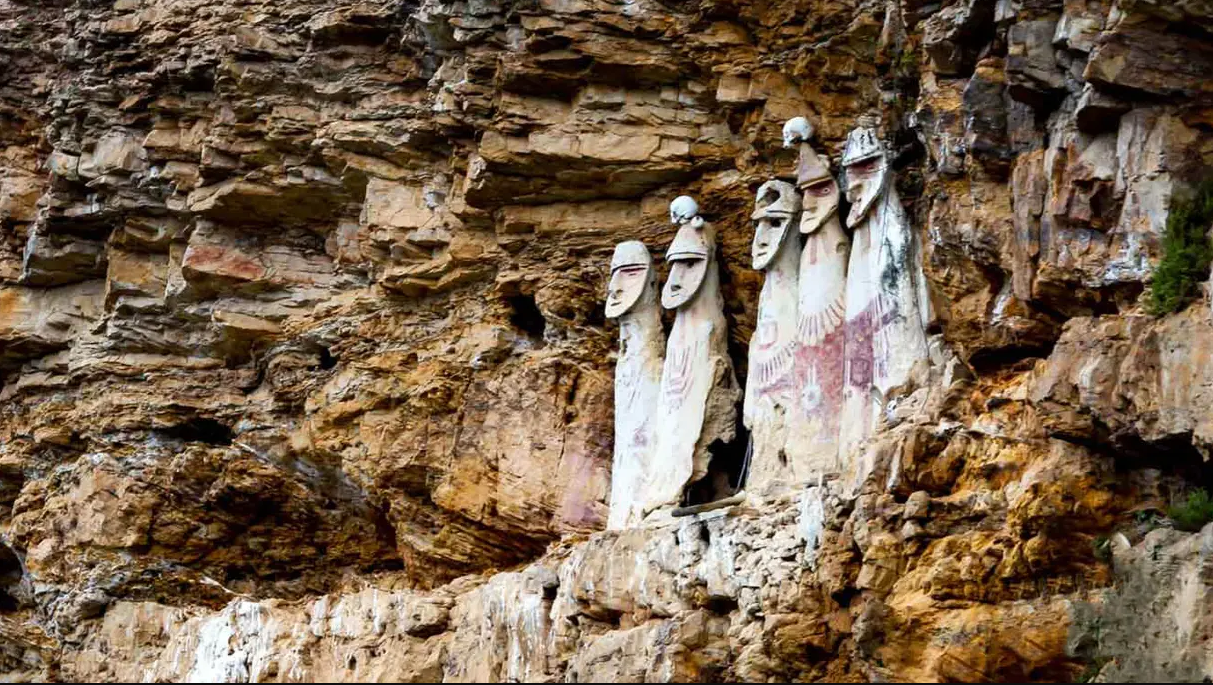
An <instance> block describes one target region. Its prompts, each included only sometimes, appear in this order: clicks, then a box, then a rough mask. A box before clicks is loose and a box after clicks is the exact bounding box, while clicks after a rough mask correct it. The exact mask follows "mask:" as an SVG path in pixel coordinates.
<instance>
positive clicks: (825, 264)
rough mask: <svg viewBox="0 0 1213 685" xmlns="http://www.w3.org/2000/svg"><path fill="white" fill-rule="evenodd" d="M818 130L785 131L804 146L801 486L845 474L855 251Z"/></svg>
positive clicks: (797, 456)
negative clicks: (849, 293) (850, 271)
mask: <svg viewBox="0 0 1213 685" xmlns="http://www.w3.org/2000/svg"><path fill="white" fill-rule="evenodd" d="M798 119H799V122H798ZM800 122H803V123H800ZM812 130H813V129H812V127H811V126H809V125H808V122H807V121H805V120H804V119H803V118H802V117H798V118H797V119H792V120H790V121H789V122H788V123H787V125H785V126H784V131H785V138H784V142H785V144H788V145H792V144H798V145H799V147H800V155H799V160H798V164H797V167H796V185H797V187H798V188H799V189H800V191H801V193H802V195H801V207H802V209H801V214H800V233H801V234H802V235H803V236H804V248H803V249H802V250H801V253H800V266H799V296H798V299H797V313H798V317H799V319H798V324H797V337H798V341H799V343H800V344H799V348H798V358H797V361H798V366H797V369H798V372H799V374H800V381H799V387H800V392H799V397H798V399H799V401H798V403H797V404H796V405H795V409H796V420H795V421H793V422H792V424H791V426H792V427H791V430H790V431H789V436H788V447H787V454H788V459H789V461H790V462H791V463H792V464H794V465H795V474H794V475H795V478H796V482H797V483H798V484H800V483H804V482H809V481H816V480H817V479H819V478H821V477H823V476H833V475H836V474H838V473H839V472H840V471H841V470H842V463H841V455H840V453H839V434H840V431H841V427H840V422H841V419H842V406H843V385H844V384H843V374H844V366H845V350H844V346H845V331H844V326H843V324H844V320H845V316H846V282H847V261H848V258H849V255H850V248H851V243H850V240H849V239H848V237H847V234H846V231H844V230H843V227H842V221H841V219H840V217H839V216H838V206H839V199H840V195H841V193H840V191H839V188H838V183H837V181H835V180H834V177H833V175H831V173H830V164H829V160H828V159H827V158H824V157H821V156H819V155H818V154H817V151H816V150H814V149H813V146H812V144H811V143H810V140H809V139H808V138H807V137H805V136H806V135H812ZM789 134H790V135H789Z"/></svg>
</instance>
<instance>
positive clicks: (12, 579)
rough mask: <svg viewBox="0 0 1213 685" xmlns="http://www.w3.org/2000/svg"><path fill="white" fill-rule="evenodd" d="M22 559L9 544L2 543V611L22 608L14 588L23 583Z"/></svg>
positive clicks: (0, 609)
mask: <svg viewBox="0 0 1213 685" xmlns="http://www.w3.org/2000/svg"><path fill="white" fill-rule="evenodd" d="M21 578H22V570H21V560H20V559H18V558H17V553H16V552H14V551H13V550H12V548H11V547H9V546H8V545H3V544H0V613H7V612H10V611H16V610H17V609H19V608H21V603H20V602H19V601H18V600H17V597H16V593H15V592H14V590H16V588H17V587H18V586H19V585H20V584H21Z"/></svg>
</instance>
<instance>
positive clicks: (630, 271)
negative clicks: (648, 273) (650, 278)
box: [620, 266, 645, 276]
mask: <svg viewBox="0 0 1213 685" xmlns="http://www.w3.org/2000/svg"><path fill="white" fill-rule="evenodd" d="M644 270H645V269H644V267H643V266H625V267H623V268H622V269H620V271H622V272H623V273H625V274H627V275H628V276H635V275H636V274H642V273H644Z"/></svg>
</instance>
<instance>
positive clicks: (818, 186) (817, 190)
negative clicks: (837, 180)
mask: <svg viewBox="0 0 1213 685" xmlns="http://www.w3.org/2000/svg"><path fill="white" fill-rule="evenodd" d="M806 190H807V191H808V193H809V194H810V195H812V196H813V197H825V196H826V195H829V194H831V193H833V192H834V184H833V183H832V182H830V181H821V182H819V183H814V184H813V185H811V186H809V187H808V188H806Z"/></svg>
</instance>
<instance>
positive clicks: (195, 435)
mask: <svg viewBox="0 0 1213 685" xmlns="http://www.w3.org/2000/svg"><path fill="white" fill-rule="evenodd" d="M160 432H161V433H162V434H164V435H165V436H167V437H170V438H173V439H176V440H181V441H183V442H204V443H206V444H208V445H220V446H224V447H226V446H229V445H231V444H232V439H233V438H234V437H235V434H234V433H233V432H232V429H231V427H230V426H228V425H227V424H224V423H220V422H219V421H216V420H215V419H210V418H206V417H201V416H199V417H195V418H193V419H190V420H188V421H185V422H183V423H179V424H177V425H175V426H170V427H168V428H163V429H161V430H160Z"/></svg>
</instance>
